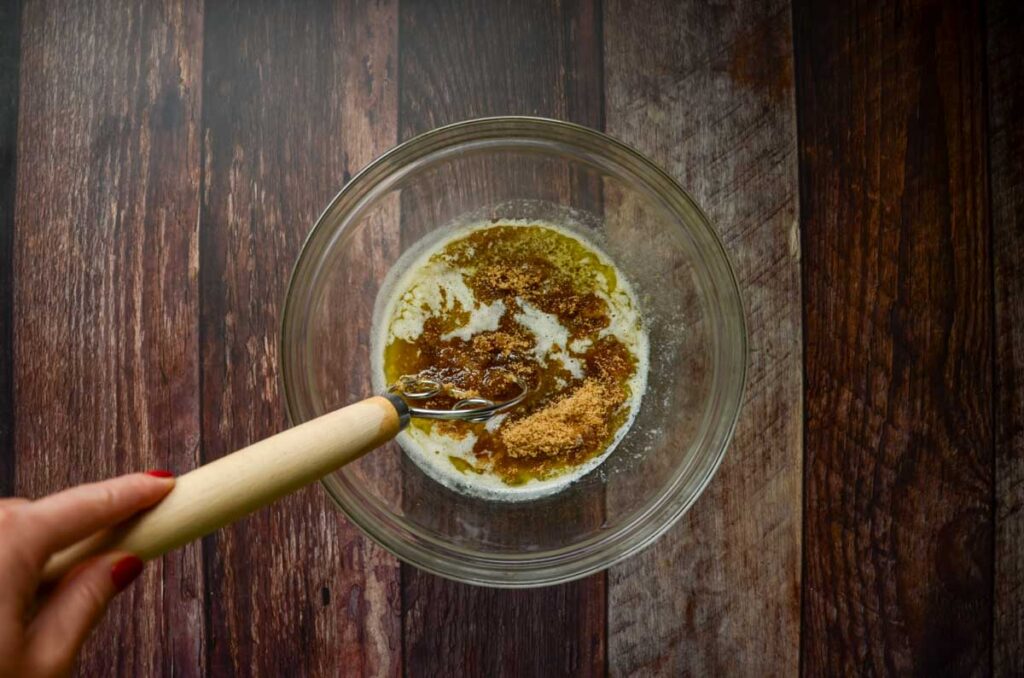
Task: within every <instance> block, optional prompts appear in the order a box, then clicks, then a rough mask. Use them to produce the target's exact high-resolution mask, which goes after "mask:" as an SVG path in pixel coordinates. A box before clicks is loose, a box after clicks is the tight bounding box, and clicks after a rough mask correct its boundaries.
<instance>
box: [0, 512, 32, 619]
mask: <svg viewBox="0 0 1024 678" xmlns="http://www.w3.org/2000/svg"><path fill="white" fill-rule="evenodd" d="M27 504H28V502H27V501H24V500H20V501H19V500H16V499H8V500H4V501H3V502H0V545H2V547H0V572H3V577H2V578H0V582H2V585H0V624H5V625H6V624H7V623H8V622H9V621H10V620H12V619H13V620H16V621H17V622H18V623H20V613H21V611H22V610H24V609H25V606H26V605H27V604H28V603H29V602H30V601H31V600H32V598H33V596H34V595H35V581H36V577H37V576H38V574H39V559H38V557H36V556H35V555H34V554H33V553H32V550H31V549H29V548H28V547H27V545H26V539H25V537H24V535H25V533H26V532H27V531H28V521H27V520H26V517H25V507H26V506H27Z"/></svg>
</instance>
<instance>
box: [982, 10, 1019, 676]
mask: <svg viewBox="0 0 1024 678" xmlns="http://www.w3.org/2000/svg"><path fill="white" fill-rule="evenodd" d="M986 14H987V16H986V34H987V36H988V44H987V46H986V54H985V56H986V65H987V67H988V70H987V73H988V80H987V86H988V94H989V96H988V136H989V144H988V148H989V159H988V163H989V195H990V196H991V206H992V207H991V209H992V213H991V221H992V252H993V266H994V269H995V276H994V279H995V330H994V331H995V340H996V343H995V363H994V368H993V380H994V385H995V399H994V401H993V407H994V419H993V421H994V422H995V427H994V431H993V433H994V435H995V453H996V454H995V502H996V506H995V515H994V525H993V530H994V532H995V562H994V566H995V588H994V592H993V594H994V596H995V600H994V603H995V614H994V620H995V621H994V628H993V632H994V635H993V638H992V643H993V653H992V663H993V669H994V670H995V671H996V672H997V673H999V674H1002V675H1011V674H1013V673H1015V672H1020V671H1021V670H1022V666H1024V660H1022V658H1021V654H1022V649H1021V648H1024V604H1022V602H1021V598H1022V596H1024V547H1022V544H1024V261H1022V260H1024V256H1022V253H1024V125H1022V124H1021V121H1022V120H1024V49H1022V48H1021V39H1022V37H1024V36H1022V27H1024V4H1022V3H1019V2H1012V1H1007V0H993V1H991V2H989V3H988V6H987V8H986Z"/></svg>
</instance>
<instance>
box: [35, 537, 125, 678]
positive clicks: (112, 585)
mask: <svg viewBox="0 0 1024 678" xmlns="http://www.w3.org/2000/svg"><path fill="white" fill-rule="evenodd" d="M141 572H142V561H141V560H139V559H138V558H137V557H135V556H133V555H131V554H128V553H106V554H104V555H102V556H98V557H96V558H93V559H92V560H90V561H88V562H86V563H84V564H83V565H81V566H79V567H78V568H76V569H75V570H73V571H72V572H69V573H68V574H66V575H65V576H64V578H63V579H62V580H61V582H60V585H59V586H58V587H57V589H56V590H55V591H54V592H53V593H52V594H51V595H50V597H49V598H48V599H47V600H46V602H45V603H44V604H43V606H42V607H41V608H40V609H39V611H38V613H37V614H36V616H35V619H33V620H32V622H31V623H30V624H29V627H28V629H27V633H26V643H27V646H28V647H27V652H26V654H27V655H28V657H29V663H30V665H31V667H32V668H33V669H34V670H36V671H38V672H39V673H40V674H43V675H64V674H66V673H68V672H69V671H70V670H71V666H72V664H73V663H74V661H75V657H77V656H78V651H79V649H80V648H81V647H82V643H83V642H85V639H86V637H87V636H88V635H89V632H90V631H92V629H93V628H94V627H95V626H96V623H97V622H98V621H99V619H100V617H102V616H103V613H104V611H106V609H107V605H108V604H109V603H110V601H111V599H112V598H113V597H114V596H115V595H117V593H118V592H119V591H122V590H124V588H125V587H126V586H128V584H130V583H131V582H132V581H133V580H134V579H135V578H136V577H138V576H139V573H141Z"/></svg>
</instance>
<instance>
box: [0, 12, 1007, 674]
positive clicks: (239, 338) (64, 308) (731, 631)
mask: <svg viewBox="0 0 1024 678" xmlns="http://www.w3.org/2000/svg"><path fill="white" fill-rule="evenodd" d="M1022 26H1024V10H1022V4H1021V3H1019V2H1015V1H1013V0H990V1H989V2H988V3H987V4H986V5H985V6H984V7H980V6H978V5H977V4H975V3H971V2H964V3H959V2H939V1H934V2H907V3H881V2H852V1H851V0H841V1H839V2H828V3H815V2H811V1H810V0H797V1H796V2H794V3H792V5H791V3H789V2H786V1H784V0H732V2H724V3H707V2H703V1H702V0H684V1H682V2H671V1H668V0H665V1H659V0H638V1H630V0H604V1H603V2H602V1H601V0H594V1H591V0H562V1H561V2H548V1H544V0H530V1H526V2H523V1H517V0H506V1H504V2H476V3H465V4H463V3H460V2H457V1H456V0H435V1H432V2H426V1H422V2H420V1H416V0H404V1H402V2H398V0H379V1H377V2H353V3H344V2H338V3H333V4H332V3H327V2H312V1H303V2H283V1H282V2H244V1H241V0H239V1H237V2H220V1H217V0H209V1H208V2H207V3H206V6H205V8H204V7H203V5H202V3H199V2H190V1H186V0H143V1H140V2H133V3H129V2H126V1H119V0H105V1H96V2H86V1H81V2H71V3H65V2H56V1H54V2H42V1H34V0H26V1H25V2H24V3H18V2H16V1H15V2H13V3H12V2H9V1H4V2H2V4H0V150H2V153H0V346H2V347H3V350H2V360H0V422H2V429H0V493H2V494H11V493H16V494H20V495H27V496H37V495H41V494H44V493H47V492H50V491H53V490H56V489H57V488H60V487H63V486H66V485H70V484H74V483H80V482H83V481H87V480H95V479H99V478H103V477H106V476H111V475H114V474H117V473H122V472H126V471H131V470H138V469H146V468H152V467H161V468H169V469H173V470H175V471H179V472H182V471H185V470H187V469H190V468H192V467H194V466H196V465H197V464H201V463H202V462H204V461H207V460H211V459H214V458H217V457H218V456H220V455H222V454H225V453H226V452H228V451H231V450H233V449H235V448H237V447H240V446H242V445H244V444H246V443H248V442H250V441H253V440H255V439H258V438H260V437H262V436H265V435H267V434H269V433H271V432H274V431H276V430H278V429H280V428H281V427H283V426H284V425H285V415H284V412H283V409H282V399H281V395H280V393H279V389H278V380H277V374H278V353H277V347H276V343H275V338H276V335H277V331H278V324H279V320H280V317H279V316H280V310H281V304H282V299H283V295H284V290H285V285H286V283H287V278H288V273H289V269H290V267H291V265H292V262H293V261H294V259H295V256H296V254H297V252H298V250H299V246H300V244H301V242H302V240H303V237H304V236H305V234H306V232H307V231H308V229H309V228H310V225H311V224H312V222H313V220H314V219H315V217H316V216H317V214H318V211H319V210H320V209H321V208H322V207H323V206H324V205H325V204H326V203H327V201H328V200H329V199H330V197H331V196H332V195H333V194H334V193H335V192H336V191H337V190H338V189H339V187H340V186H342V185H343V184H344V183H345V182H346V181H347V180H348V179H349V177H350V176H351V175H352V174H353V173H354V172H356V171H357V170H358V169H359V168H360V167H362V166H363V165H364V164H366V163H367V162H369V161H370V160H371V159H372V158H373V157H374V156H376V155H377V154H379V153H381V152H383V151H384V150H386V149H388V148H389V147H391V146H393V145H394V144H395V143H397V142H398V141H401V140H403V139H408V138H409V137H411V136H413V135H415V134H417V133H419V132H422V131H424V130H428V129H431V128H433V127H436V126H438V125H442V124H445V123H448V122H452V121H456V120H461V119H465V118H471V117H475V116H484V115H494V114H503V113H523V114H535V115H542V116H550V117H555V118H563V119H567V120H573V121H577V122H580V123H583V124H585V125H589V126H592V127H595V128H597V129H603V130H606V131H607V132H608V133H610V134H612V135H614V136H616V137H618V138H620V139H622V140H624V141H625V142H627V143H629V144H631V145H633V146H635V147H636V148H638V149H640V150H641V151H643V152H644V153H646V154H648V155H650V156H651V157H652V158H653V159H654V160H655V161H656V162H658V163H659V164H661V165H662V166H663V167H665V168H666V169H667V170H668V171H669V172H670V173H672V174H673V175H674V176H676V177H677V178H678V179H679V181H680V182H681V183H682V184H683V185H684V186H685V187H686V188H688V189H689V190H690V191H691V192H692V193H693V194H694V196H695V197H696V198H697V199H698V201H699V202H700V203H701V204H702V205H703V206H704V208H705V209H706V210H707V212H708V213H709V214H710V216H711V218H712V220H713V221H714V223H715V224H716V225H717V228H718V229H719V230H720V232H721V234H722V235H723V237H724V239H725V242H726V244H727V247H728V249H729V251H730V253H731V255H732V257H733V260H734V262H735V264H736V266H737V268H738V272H739V276H740V279H741V283H742V287H743V290H744V294H745V300H746V304H747V312H748V323H749V327H750V329H751V349H750V378H749V386H748V390H747V393H746V404H745V407H744V410H743V415H742V420H741V423H740V426H739V430H738V433H737V436H736V440H735V442H734V444H733V445H732V448H731V449H730V451H729V453H728V455H727V457H726V460H725V462H724V464H723V466H722V467H721V470H720V471H719V472H718V475H717V476H716V477H715V479H714V481H713V483H712V484H711V486H710V488H709V489H708V491H707V492H706V493H705V494H704V496H703V497H702V498H701V499H700V501H699V502H698V503H697V505H696V506H695V507H694V508H693V510H691V511H690V512H689V513H688V514H687V515H686V516H685V518H684V519H683V520H681V521H680V522H679V524H677V525H676V526H675V527H673V528H672V530H671V531H670V532H669V533H668V534H667V535H666V536H665V537H663V538H662V539H661V541H659V542H658V543H657V545H656V546H654V547H652V548H650V549H648V550H647V551H645V552H644V553H642V554H641V555H639V556H637V557H635V558H633V559H631V560H629V561H628V562H625V563H623V564H621V565H618V566H616V567H613V568H612V569H611V570H609V571H608V572H606V573H603V574H599V575H595V576H592V577H590V578H588V579H585V580H583V581H579V582H576V583H573V584H569V585H565V586H559V587H556V588H549V589H544V590H535V591H520V592H506V591H496V590H485V589H479V588H471V587H468V586H463V585H458V584H454V583H451V582H448V581H445V580H442V579H439V578H436V577H433V576H430V575H426V574H423V573H421V572H419V571H417V570H415V569H413V568H411V567H408V566H404V565H401V564H400V563H398V562H397V561H396V560H394V559H393V558H392V557H390V556H389V555H387V554H386V553H385V552H383V551H382V550H381V549H379V548H378V547H376V546H375V545H374V544H372V543H370V542H369V541H368V540H367V539H365V538H363V536H362V535H361V534H360V533H359V532H358V531H357V530H356V529H354V528H353V527H352V526H350V525H349V524H347V523H346V521H345V520H344V519H343V518H342V517H341V516H340V515H339V514H338V513H337V512H335V511H334V510H333V509H332V508H330V506H329V503H328V500H327V498H326V496H325V494H324V492H323V491H322V490H321V489H320V488H318V487H312V488H308V489H307V490H305V491H303V492H301V493H299V494H298V495H296V496H294V497H291V498H289V499H287V500H286V501H283V502H281V503H279V504H278V505H276V506H274V507H272V508H270V509H267V510H264V511H262V512H260V513H258V514H257V515H255V516H253V517H252V518H250V519H248V520H245V521H243V522H241V523H239V524H237V525H235V526H233V527H231V528H229V529H226V530H223V531H222V532H220V533H218V534H216V535H214V536H211V537H209V538H207V539H206V540H204V541H203V543H202V544H194V545H192V546H189V547H187V548H185V549H182V550H181V551H180V552H177V553H175V554H173V555H171V556H169V557H166V558H164V559H163V560H162V561H161V562H156V563H153V564H151V565H150V566H149V567H148V568H147V571H146V573H145V575H144V577H143V579H142V580H141V581H140V582H139V583H137V584H136V585H135V586H134V587H133V588H132V589H131V590H130V591H129V592H128V593H126V594H125V595H123V596H122V597H121V598H120V599H119V600H118V601H117V603H116V604H115V605H113V607H112V609H111V610H110V614H109V615H108V617H107V619H106V621H105V622H104V623H103V624H102V626H101V627H100V628H99V629H98V631H97V633H96V634H95V636H94V637H93V639H92V640H91V641H90V643H89V645H88V647H87V649H86V651H85V654H84V657H83V661H82V668H81V670H82V673H83V674H85V675H110V674H112V673H114V672H118V673H121V674H124V675H129V676H136V675H150V674H155V673H162V674H167V675H171V674H176V675H179V674H185V675H190V674H198V673H211V674H216V675H223V674H230V673H237V674H241V675H255V674H260V675H305V674H320V675H338V674H344V675H350V674H365V675H397V674H410V675H485V676H495V675H504V674H507V675H542V674H574V675H595V674H596V675H601V674H603V673H605V672H607V673H609V674H614V675H624V674H632V675H638V676H647V675H654V674H660V675H709V676H718V675H793V674H796V673H798V672H802V673H805V674H808V675H813V676H818V675H841V674H850V673H855V674H859V673H864V674H905V673H919V674H923V675H938V674H940V673H942V674H956V675H967V674H971V675H987V674H991V673H995V674H999V675H1007V676H1009V675H1019V672H1020V671H1021V670H1022V667H1024V659H1022V657H1024V546H1022V545H1021V544H1022V541H1021V540H1022V537H1024V511H1022V506H1024V301H1022V299H1024V265H1022V264H1021V258H1022V254H1024V188H1022V186H1024V163H1022V160H1021V158H1022V157H1024V131H1022V130H1024V128H1022V124H1021V123H1022V122H1024V50H1022V44H1024V39H1022Z"/></svg>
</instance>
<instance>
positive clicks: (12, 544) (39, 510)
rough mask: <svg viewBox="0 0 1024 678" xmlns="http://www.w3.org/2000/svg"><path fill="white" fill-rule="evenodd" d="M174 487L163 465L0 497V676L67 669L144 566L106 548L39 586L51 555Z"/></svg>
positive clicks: (46, 673)
mask: <svg viewBox="0 0 1024 678" xmlns="http://www.w3.org/2000/svg"><path fill="white" fill-rule="evenodd" d="M172 487H174V478H173V477H171V476H170V474H169V473H167V472H166V471H150V472H148V473H133V474H130V475H126V476H121V477H119V478H113V479H111V480H105V481H103V482H99V483H92V484H89V485H79V486H78V487H73V488H71V489H68V490H64V491H63V492H58V493H56V494H51V495H50V496H48V497H44V498H42V499H39V500H37V501H28V500H26V499H17V498H7V499H0V573H3V574H2V575H0V676H56V675H64V674H67V673H69V672H70V671H71V668H72V666H73V665H74V662H75V659H76V657H77V656H78V651H79V650H80V649H81V647H82V643H83V642H84V641H85V638H86V637H87V636H88V635H89V632H90V631H91V630H92V629H93V627H94V626H95V625H96V622H97V621H99V619H100V617H101V616H103V612H104V611H105V610H106V609H107V604H108V603H109V602H110V600H111V599H112V598H113V597H114V596H115V595H116V594H117V593H118V592H119V591H121V590H122V589H124V588H125V587H126V586H127V585H128V584H130V583H131V582H132V580H134V579H135V578H136V577H137V576H138V575H139V573H140V572H141V571H142V561H141V560H139V558H138V557H136V556H134V555H132V554H130V553H124V552H119V553H104V554H101V555H98V556H96V557H94V558H91V559H89V560H87V561H85V562H84V563H81V564H80V565H78V566H77V567H75V568H73V569H72V570H71V571H70V572H68V573H67V574H66V575H64V577H62V578H61V580H60V581H59V582H57V583H56V585H55V586H45V585H42V586H41V582H40V573H41V572H42V569H43V566H44V565H45V564H46V561H47V559H48V558H49V557H50V555H51V554H53V553H55V552H57V551H60V550H61V549H64V548H66V547H68V546H70V545H71V544H74V543H75V542H77V541H80V540H82V539H84V538H86V537H88V536H89V535H91V534H93V533H94V532H97V531H99V530H102V529H105V528H109V527H112V526H114V525H116V524H118V523H120V522H122V521H124V520H126V519H127V518H130V517H131V516H132V515H133V514H135V513H137V512H138V511H141V510H142V509H145V508H148V507H150V506H152V505H154V504H156V503H157V502H159V501H160V500H161V499H163V498H164V496H165V495H166V494H167V493H168V492H169V491H170V490H171V488H172Z"/></svg>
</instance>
